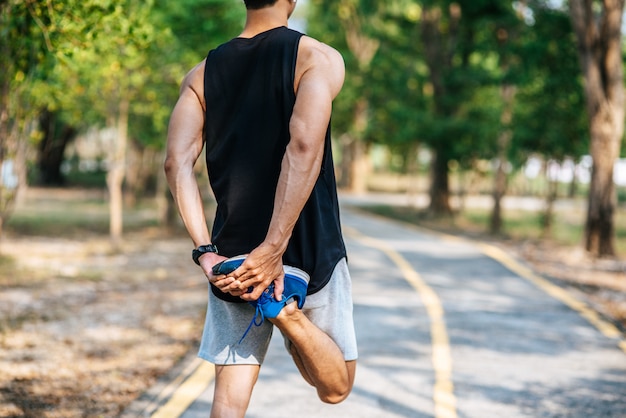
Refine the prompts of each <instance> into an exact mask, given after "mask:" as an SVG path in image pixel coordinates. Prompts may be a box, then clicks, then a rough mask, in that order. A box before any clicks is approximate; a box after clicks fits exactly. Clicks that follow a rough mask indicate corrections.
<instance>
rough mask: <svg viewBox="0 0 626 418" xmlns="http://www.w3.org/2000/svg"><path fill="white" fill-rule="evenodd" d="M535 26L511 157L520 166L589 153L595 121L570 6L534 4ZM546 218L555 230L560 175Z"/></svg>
mask: <svg viewBox="0 0 626 418" xmlns="http://www.w3.org/2000/svg"><path fill="white" fill-rule="evenodd" d="M532 11H533V22H532V30H529V31H527V33H526V37H525V40H524V42H523V45H522V51H521V55H522V56H523V60H522V63H523V69H522V70H523V71H522V73H523V77H522V82H521V83H520V86H519V92H518V95H517V100H516V108H515V112H514V120H513V124H514V134H513V146H512V151H513V152H512V154H511V158H512V160H513V161H514V164H516V165H517V166H519V165H521V164H523V163H525V162H526V161H527V160H528V158H529V157H530V156H538V157H540V158H542V159H543V160H544V161H545V162H546V164H545V166H546V168H547V167H548V166H550V165H553V166H554V165H556V164H555V163H563V162H565V161H567V160H571V161H574V162H576V161H579V160H580V158H581V157H582V156H583V155H584V154H586V153H587V150H588V138H589V125H588V123H587V118H586V117H585V98H584V92H583V86H582V79H581V77H580V76H575V74H579V73H580V66H579V62H578V52H577V48H576V37H575V34H574V32H573V29H572V25H571V21H570V17H569V15H568V13H567V11H566V10H560V9H554V8H551V7H547V6H546V5H545V4H541V3H534V4H532ZM548 184H549V186H548V188H547V193H546V195H545V199H546V204H545V210H544V214H543V216H542V220H543V225H542V227H543V231H542V234H543V235H544V236H549V235H550V232H551V231H550V227H551V224H552V217H553V205H554V202H555V200H556V198H557V181H556V179H554V178H552V179H551V178H548Z"/></svg>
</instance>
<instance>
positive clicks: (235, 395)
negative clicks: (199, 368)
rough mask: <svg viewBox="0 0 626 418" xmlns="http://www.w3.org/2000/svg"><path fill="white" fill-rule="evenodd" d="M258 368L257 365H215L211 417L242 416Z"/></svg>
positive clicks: (240, 417)
mask: <svg viewBox="0 0 626 418" xmlns="http://www.w3.org/2000/svg"><path fill="white" fill-rule="evenodd" d="M259 369H260V366H258V365H237V366H235V365H233V366H215V392H214V395H213V406H212V407H211V418H244V416H245V415H246V410H247V409H248V404H249V403H250V397H251V396H252V389H253V388H254V385H255V383H256V381H257V378H258V377H259Z"/></svg>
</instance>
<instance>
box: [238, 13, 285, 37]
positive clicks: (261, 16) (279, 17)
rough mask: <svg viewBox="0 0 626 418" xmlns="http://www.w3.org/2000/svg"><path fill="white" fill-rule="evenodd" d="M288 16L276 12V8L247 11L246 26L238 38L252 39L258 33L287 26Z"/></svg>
mask: <svg viewBox="0 0 626 418" xmlns="http://www.w3.org/2000/svg"><path fill="white" fill-rule="evenodd" d="M287 19H288V16H287V15H286V14H284V13H281V10H277V9H276V7H266V8H264V9H259V10H248V12H247V16H246V25H245V26H244V28H243V31H242V32H241V35H239V37H240V38H252V37H254V36H256V35H258V34H259V33H262V32H266V31H268V30H270V29H274V28H278V27H281V26H287Z"/></svg>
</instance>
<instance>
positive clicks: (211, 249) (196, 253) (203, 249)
mask: <svg viewBox="0 0 626 418" xmlns="http://www.w3.org/2000/svg"><path fill="white" fill-rule="evenodd" d="M206 253H215V254H217V246H216V245H214V244H208V245H201V246H199V247H198V248H194V249H193V250H191V258H192V259H193V262H194V263H196V264H197V265H200V260H199V258H200V256H201V255H202V254H206Z"/></svg>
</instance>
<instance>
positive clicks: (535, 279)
mask: <svg viewBox="0 0 626 418" xmlns="http://www.w3.org/2000/svg"><path fill="white" fill-rule="evenodd" d="M479 246H480V248H481V249H482V252H483V253H484V254H485V255H487V256H489V257H491V258H493V259H494V260H496V261H497V262H499V263H500V264H502V265H503V266H505V267H506V268H508V269H509V270H511V271H512V272H513V273H516V274H518V275H519V276H521V277H523V278H525V279H526V280H528V281H530V282H532V283H534V284H535V285H536V286H537V287H539V288H540V289H541V290H543V291H544V292H546V293H547V294H549V295H550V296H552V297H553V298H555V299H557V300H559V301H561V302H562V303H564V304H565V305H567V306H569V307H570V308H571V309H573V310H575V311H576V312H578V313H579V314H580V315H581V316H582V317H583V318H585V319H586V320H587V321H589V323H591V325H593V326H594V327H596V328H597V329H598V330H599V331H600V332H601V333H602V334H603V335H604V336H606V337H608V338H610V339H617V340H618V342H617V345H618V346H619V347H620V348H621V349H622V351H624V352H625V353H626V340H624V336H623V335H622V333H621V332H620V330H619V329H617V327H616V326H615V325H613V324H611V323H610V322H608V321H605V320H604V319H602V318H601V317H600V315H599V314H598V313H597V312H596V311H594V310H593V309H591V308H590V307H589V306H587V305H586V304H585V303H584V302H581V301H579V300H578V299H576V298H575V297H573V296H572V295H570V294H569V293H568V292H567V291H566V290H564V289H562V288H560V287H558V286H556V285H554V284H552V283H550V282H549V281H548V280H546V279H544V278H543V277H541V276H539V275H537V274H535V273H534V272H533V271H532V270H531V269H529V268H527V267H524V266H523V265H522V264H520V263H519V262H517V261H516V260H515V259H513V258H512V257H511V256H509V255H508V254H506V253H505V252H504V251H502V250H501V249H499V248H498V247H494V246H493V245H488V244H482V243H480V244H479Z"/></svg>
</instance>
